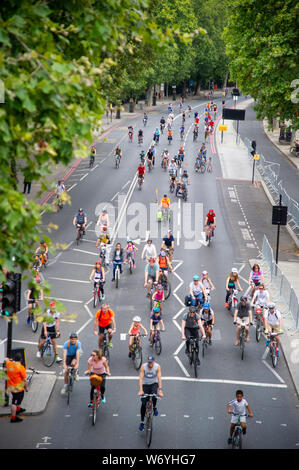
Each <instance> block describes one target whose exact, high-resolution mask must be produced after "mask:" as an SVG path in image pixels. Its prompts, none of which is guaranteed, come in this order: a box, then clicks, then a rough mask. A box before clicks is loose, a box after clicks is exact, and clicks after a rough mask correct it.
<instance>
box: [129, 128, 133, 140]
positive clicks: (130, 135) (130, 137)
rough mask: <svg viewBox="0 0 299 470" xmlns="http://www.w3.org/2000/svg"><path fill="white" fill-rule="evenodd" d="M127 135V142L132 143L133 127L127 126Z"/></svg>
mask: <svg viewBox="0 0 299 470" xmlns="http://www.w3.org/2000/svg"><path fill="white" fill-rule="evenodd" d="M128 130H129V131H128V135H129V141H130V142H133V132H134V131H133V126H128Z"/></svg>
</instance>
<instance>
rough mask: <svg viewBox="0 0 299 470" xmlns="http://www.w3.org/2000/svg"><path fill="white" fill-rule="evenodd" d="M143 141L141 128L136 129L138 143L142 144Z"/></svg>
mask: <svg viewBox="0 0 299 470" xmlns="http://www.w3.org/2000/svg"><path fill="white" fill-rule="evenodd" d="M142 142H143V130H142V129H139V131H138V144H142Z"/></svg>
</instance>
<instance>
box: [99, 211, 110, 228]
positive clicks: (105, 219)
mask: <svg viewBox="0 0 299 470" xmlns="http://www.w3.org/2000/svg"><path fill="white" fill-rule="evenodd" d="M97 225H98V226H99V227H100V232H101V233H102V232H103V231H104V229H106V230H107V229H108V227H109V225H110V222H109V216H108V214H107V210H106V209H103V210H102V213H101V214H100V215H99V217H98V220H97ZM106 230H105V231H106Z"/></svg>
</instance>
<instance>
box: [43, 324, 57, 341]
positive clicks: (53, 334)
mask: <svg viewBox="0 0 299 470" xmlns="http://www.w3.org/2000/svg"><path fill="white" fill-rule="evenodd" d="M47 333H48V336H50V338H51V339H55V338H56V328H55V326H47ZM40 337H41V338H42V339H46V336H45V330H44V328H43V329H42V332H41V335H40Z"/></svg>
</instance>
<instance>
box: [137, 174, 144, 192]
mask: <svg viewBox="0 0 299 470" xmlns="http://www.w3.org/2000/svg"><path fill="white" fill-rule="evenodd" d="M137 182H138V189H139V190H141V188H142V185H143V176H138V181H137Z"/></svg>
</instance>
